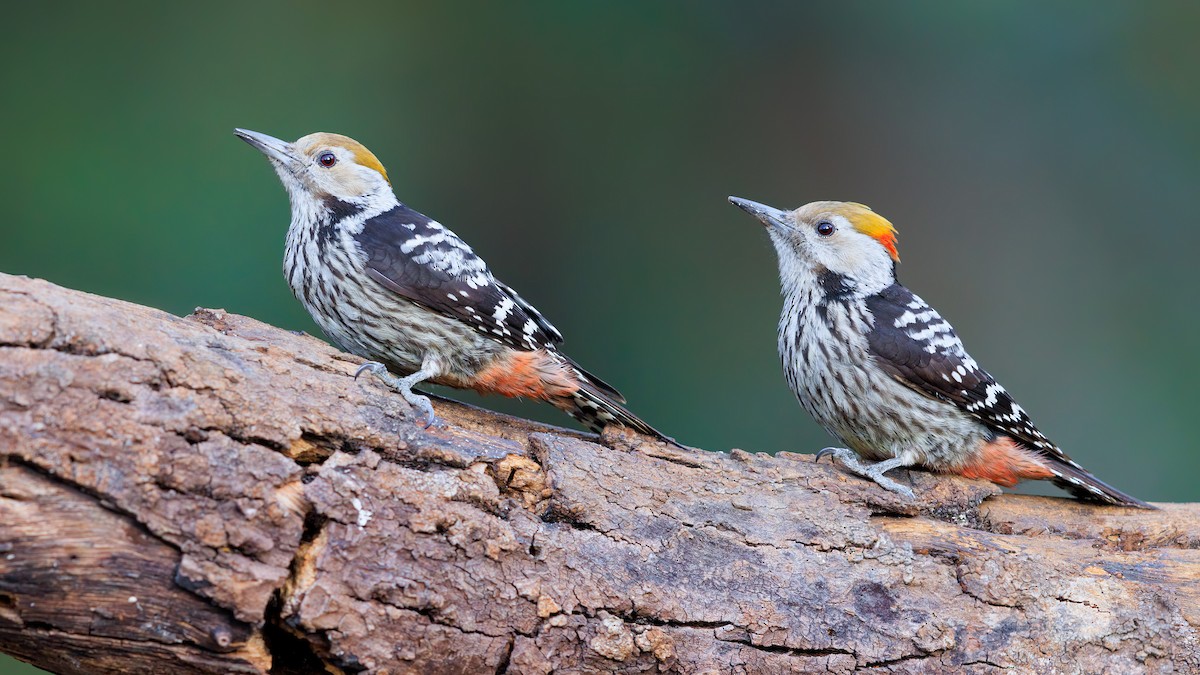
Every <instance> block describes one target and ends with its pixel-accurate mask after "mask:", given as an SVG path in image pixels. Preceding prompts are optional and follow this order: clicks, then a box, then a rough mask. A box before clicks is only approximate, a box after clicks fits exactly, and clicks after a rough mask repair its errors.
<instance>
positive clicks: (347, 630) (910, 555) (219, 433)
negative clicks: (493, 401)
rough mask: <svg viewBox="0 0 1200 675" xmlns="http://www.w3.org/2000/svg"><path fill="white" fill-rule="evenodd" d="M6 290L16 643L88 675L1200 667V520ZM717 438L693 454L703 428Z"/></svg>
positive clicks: (9, 643)
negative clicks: (871, 472)
mask: <svg viewBox="0 0 1200 675" xmlns="http://www.w3.org/2000/svg"><path fill="white" fill-rule="evenodd" d="M357 364H358V360H357V359H356V358H354V357H351V356H348V355H346V354H342V353H339V352H337V351H335V350H333V349H332V348H330V347H329V346H327V345H326V344H324V343H322V342H321V341H319V340H316V339H314V338H312V337H308V336H303V335H296V334H293V333H289V332H286V331H282V330H279V329H276V328H272V327H270V326H267V325H264V324H262V323H259V322H257V321H254V320H252V319H248V318H245V317H240V316H235V315H230V314H226V313H225V312H222V311H212V310H199V311H197V313H196V314H194V315H192V316H190V317H187V318H183V319H181V318H178V317H174V316H171V315H168V314H166V313H163V312H160V311H157V310H153V309H149V308H146V307H140V306H137V305H132V304H129V303H125V302H121V301H117V300H112V299H107V298H102V297H97V296H92V295H87V294H84V293H79V292H75V291H70V290H66V289H63V288H59V287H57V286H54V285H52V284H49V283H46V282H43V281H36V280H29V279H25V278H21V277H12V276H6V275H0V453H2V454H3V456H4V461H3V463H2V464H0V650H2V651H5V652H8V653H10V654H14V655H16V656H18V657H19V658H21V659H24V660H26V661H29V662H31V663H34V664H36V665H38V666H40V667H42V668H46V669H49V670H52V671H56V672H61V673H89V674H91V673H110V672H111V673H125V672H170V673H229V672H234V673H265V672H272V673H302V672H322V671H324V670H327V671H330V672H359V671H363V670H366V671H371V672H389V673H406V672H414V673H416V672H419V673H442V672H446V673H450V672H454V673H475V672H488V673H499V672H512V673H543V674H545V673H550V672H553V671H560V672H562V671H571V672H664V671H672V672H683V673H699V672H807V671H820V672H825V671H830V672H836V673H849V672H857V671H862V672H891V673H896V672H901V673H903V672H929V671H944V670H946V669H951V668H954V669H957V670H958V671H959V672H980V673H982V672H991V671H995V670H998V669H1001V668H1017V669H1019V670H1021V671H1037V672H1049V671H1052V670H1055V669H1057V670H1059V671H1063V672H1079V671H1084V672H1100V671H1105V672H1163V673H1166V672H1185V671H1196V670H1200V654H1198V652H1200V647H1198V644H1197V626H1200V585H1198V583H1197V582H1198V581H1200V550H1198V549H1200V507H1198V506H1197V505H1164V506H1163V509H1162V510H1161V511H1156V512H1144V511H1137V510H1132V509H1119V508H1112V507H1102V506H1093V505H1088V504H1083V503H1080V502H1075V501H1070V500H1061V499H1049V498H1036V497H1020V496H1010V495H1003V496H1001V495H998V491H997V490H996V489H995V488H993V487H992V486H990V485H988V484H984V483H979V482H973V481H967V480H963V479H959V478H947V477H938V476H933V475H930V474H927V473H923V472H915V471H914V472H911V474H909V479H911V481H912V482H913V483H914V485H915V488H916V489H917V491H918V494H920V495H921V497H922V499H921V502H920V503H919V504H912V503H907V502H905V501H903V500H902V499H901V498H899V497H897V496H896V495H893V494H891V493H888V492H885V491H882V490H880V489H879V488H877V487H876V486H874V485H873V484H870V483H868V482H866V481H863V480H860V479H858V478H855V477H853V476H849V475H847V474H844V473H842V472H841V471H839V470H838V469H837V468H836V467H833V466H830V465H825V464H821V465H817V464H813V462H812V461H811V457H810V456H806V455H794V454H788V453H781V454H779V455H776V456H773V457H772V456H767V455H760V454H748V453H745V452H741V451H738V450H734V451H733V452H731V453H728V454H725V453H708V452H701V451H695V452H685V451H680V450H676V449H671V448H667V447H664V446H661V445H656V444H652V443H649V442H645V441H643V440H641V439H636V438H633V437H631V436H628V435H625V434H622V433H619V432H613V433H607V434H605V436H604V437H603V438H602V439H597V438H596V437H594V436H590V435H587V434H582V433H576V432H571V431H566V430H563V429H556V428H553V427H547V426H543V425H539V424H534V423H531V422H526V421H522V420H518V419H515V418H511V417H506V416H503V415H498V414H495V413H490V412H486V411H482V410H478V409H475V408H472V407H469V406H465V405H461V404H456V403H452V402H448V401H439V402H438V403H437V413H438V415H439V417H441V418H442V419H443V420H446V421H447V422H448V423H449V424H450V426H449V427H447V428H445V429H431V430H425V429H422V428H420V427H419V426H414V425H413V424H410V423H409V421H408V419H409V418H408V413H409V410H408V408H407V405H406V404H405V403H404V402H403V400H402V399H401V398H400V397H398V396H395V395H393V394H392V393H391V392H390V391H388V390H386V389H385V388H383V387H382V386H381V385H379V384H377V383H375V382H374V381H370V380H363V381H360V382H358V383H356V382H354V381H353V380H352V379H351V377H350V376H351V374H352V373H353V372H354V369H355V367H356V365H357ZM684 437H685V438H686V435H684Z"/></svg>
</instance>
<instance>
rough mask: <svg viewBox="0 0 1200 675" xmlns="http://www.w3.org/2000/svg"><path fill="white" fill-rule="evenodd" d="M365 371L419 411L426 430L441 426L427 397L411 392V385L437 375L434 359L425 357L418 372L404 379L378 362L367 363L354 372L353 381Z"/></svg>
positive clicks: (437, 369) (437, 370)
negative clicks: (423, 419) (422, 415)
mask: <svg viewBox="0 0 1200 675" xmlns="http://www.w3.org/2000/svg"><path fill="white" fill-rule="evenodd" d="M367 371H370V372H371V374H372V375H374V376H375V377H378V378H379V379H380V380H382V381H383V383H384V384H386V385H387V386H389V387H391V388H392V389H395V390H396V391H397V392H399V393H400V395H401V396H403V397H404V400H405V401H408V404H409V405H411V406H412V407H413V408H415V409H416V410H420V411H421V412H422V413H423V414H424V416H425V428H426V429H428V428H429V427H431V426H434V425H437V426H442V423H441V421H440V420H438V418H437V415H435V414H434V413H433V404H432V403H430V401H429V397H428V396H425V395H423V394H418V393H417V392H415V391H413V390H412V388H413V385H416V384H418V383H420V382H423V381H425V380H428V379H429V378H431V377H433V376H435V375H437V374H438V372H439V368H438V365H437V360H436V359H434V358H432V357H430V356H426V357H425V360H424V361H422V362H421V369H420V370H418V371H417V372H415V373H413V374H412V375H405V376H404V377H396V376H395V375H393V374H391V373H390V372H388V369H387V366H385V365H383V364H382V363H379V362H378V361H368V362H367V363H364V364H362V365H361V366H359V367H358V370H356V371H354V379H356V380H357V379H358V376H359V375H362V374H363V373H364V372H367Z"/></svg>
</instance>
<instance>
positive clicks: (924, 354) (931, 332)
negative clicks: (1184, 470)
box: [867, 284, 1153, 508]
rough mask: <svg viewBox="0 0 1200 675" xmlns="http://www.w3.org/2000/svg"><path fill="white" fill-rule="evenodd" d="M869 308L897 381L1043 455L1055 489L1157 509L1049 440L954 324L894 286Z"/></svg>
mask: <svg viewBox="0 0 1200 675" xmlns="http://www.w3.org/2000/svg"><path fill="white" fill-rule="evenodd" d="M867 308H868V309H870V310H871V313H872V314H873V315H874V317H875V325H874V326H873V327H872V328H871V331H870V332H869V333H868V334H867V343H868V347H869V348H870V350H871V352H872V353H873V354H874V355H875V358H876V360H877V362H878V363H879V366H880V367H881V368H883V369H884V371H886V372H888V373H889V374H891V375H892V377H895V378H896V379H897V380H899V381H900V382H902V383H903V384H905V385H907V386H908V387H910V388H912V389H914V390H916V391H918V392H921V393H922V394H925V395H926V396H930V397H933V398H936V399H940V400H943V401H947V402H950V403H953V404H954V405H956V406H958V407H959V408H960V409H961V410H963V411H965V412H967V413H968V414H970V415H972V416H974V417H975V418H976V419H978V420H979V421H980V422H982V423H983V424H985V425H986V426H987V427H988V428H990V429H992V430H993V431H996V432H999V433H1003V434H1007V435H1009V436H1012V437H1013V438H1014V439H1016V440H1017V441H1018V442H1020V443H1022V444H1023V445H1025V446H1026V447H1029V448H1031V449H1033V450H1035V451H1038V452H1041V453H1042V454H1043V456H1044V457H1046V458H1047V459H1049V460H1051V461H1050V466H1049V467H1048V468H1049V469H1050V471H1052V472H1053V473H1054V475H1055V476H1056V478H1055V479H1054V481H1055V483H1057V484H1058V485H1059V486H1060V487H1062V488H1064V489H1066V490H1068V491H1070V492H1071V493H1072V494H1074V495H1076V496H1078V497H1082V498H1086V499H1100V500H1101V501H1105V502H1109V503H1113V504H1125V505H1133V506H1140V507H1143V508H1153V507H1151V506H1150V505H1148V504H1146V503H1145V502H1143V501H1141V500H1140V499H1137V498H1136V497H1133V496H1131V495H1128V494H1125V493H1124V492H1121V491H1120V490H1118V489H1116V488H1114V487H1113V486H1111V485H1109V484H1107V483H1105V482H1104V481H1101V480H1100V479H1099V478H1096V477H1095V476H1093V475H1092V474H1091V473H1089V472H1088V471H1087V470H1085V469H1084V468H1083V467H1081V466H1079V464H1077V463H1075V462H1074V461H1072V460H1071V458H1070V457H1067V455H1066V454H1065V453H1063V451H1062V450H1060V449H1059V448H1058V447H1057V446H1055V445H1054V444H1053V443H1051V442H1050V440H1049V439H1048V438H1046V437H1045V436H1043V435H1042V432H1040V431H1038V430H1037V427H1035V426H1033V422H1032V421H1031V420H1030V419H1029V416H1028V415H1026V414H1025V411H1024V410H1022V409H1021V406H1019V405H1017V403H1016V401H1014V400H1013V399H1012V396H1009V394H1008V392H1007V391H1005V390H1004V387H1001V386H1000V385H999V383H997V382H996V380H995V378H993V377H992V376H991V375H989V374H988V372H987V371H985V370H983V369H982V368H980V367H979V365H978V364H977V363H975V359H973V358H971V356H970V355H969V354H967V352H966V350H964V349H963V345H962V341H961V340H959V339H958V335H957V334H955V332H954V329H953V328H951V327H950V324H949V323H947V322H946V320H945V319H943V318H942V317H941V315H939V314H938V313H937V311H936V310H934V309H933V308H932V307H930V306H929V305H926V304H925V302H924V301H923V300H921V298H919V297H917V296H916V295H914V294H913V293H912V292H911V291H909V290H908V289H907V288H904V287H903V286H901V285H899V284H894V285H892V286H890V287H889V288H887V289H885V290H884V291H883V292H881V293H879V294H878V295H875V296H872V297H870V298H867Z"/></svg>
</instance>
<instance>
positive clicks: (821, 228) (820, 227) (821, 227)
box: [817, 220, 833, 237]
mask: <svg viewBox="0 0 1200 675" xmlns="http://www.w3.org/2000/svg"><path fill="white" fill-rule="evenodd" d="M817 234H819V235H821V236H822V237H828V236H829V235H831V234H833V223H831V222H829V221H828V220H822V221H821V222H819V223H817Z"/></svg>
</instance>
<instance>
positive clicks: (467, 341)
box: [235, 129, 674, 443]
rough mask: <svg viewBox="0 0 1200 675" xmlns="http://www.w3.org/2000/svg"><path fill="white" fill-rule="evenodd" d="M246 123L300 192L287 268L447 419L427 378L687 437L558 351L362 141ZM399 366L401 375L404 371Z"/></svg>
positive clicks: (418, 399)
mask: <svg viewBox="0 0 1200 675" xmlns="http://www.w3.org/2000/svg"><path fill="white" fill-rule="evenodd" d="M235 134H236V135H237V136H238V137H239V138H241V139H242V140H244V141H246V142H247V143H249V144H250V145H251V146H253V147H255V148H257V149H258V150H259V151H260V152H262V153H263V154H264V155H266V157H267V159H268V160H269V161H270V162H271V165H272V166H273V167H274V169H275V172H276V173H277V174H278V175H279V179H280V180H281V181H282V182H283V186H284V188H285V189H286V190H287V193H288V197H289V199H290V201H291V208H292V221H291V226H290V227H289V228H288V233H287V243H286V252H285V255H284V265H283V271H284V275H285V276H286V277H287V281H288V285H289V286H291V288H292V292H294V293H295V294H296V297H297V298H298V299H299V300H300V302H301V303H302V304H303V305H304V307H305V308H306V309H307V310H308V312H309V313H310V314H311V315H312V317H313V319H314V320H315V321H316V322H317V324H318V325H319V326H320V327H321V329H322V330H323V331H324V332H325V334H326V335H328V336H329V338H330V339H331V340H332V341H333V342H334V343H335V344H336V345H337V346H338V347H340V348H342V349H344V350H346V351H348V352H351V353H353V354H357V355H359V356H362V357H364V358H366V359H368V360H369V361H368V363H366V364H364V365H363V366H362V367H361V368H359V370H358V372H357V373H355V377H356V378H357V377H358V376H359V375H360V374H362V373H363V372H371V373H373V374H374V375H376V376H377V377H379V378H380V379H381V380H383V381H384V382H385V383H387V384H388V385H389V386H391V387H392V388H393V389H395V390H396V391H397V392H399V393H400V394H401V395H402V396H403V397H404V399H405V400H406V401H408V402H409V403H410V404H411V405H412V406H413V408H414V409H416V410H419V411H421V412H422V413H423V415H424V420H425V425H426V426H427V427H428V426H430V425H432V424H436V423H438V421H437V418H436V416H435V415H434V411H433V406H432V404H431V403H430V402H429V398H428V397H427V396H424V395H421V394H419V393H416V392H414V391H413V389H412V388H413V386H415V385H417V384H419V383H421V382H431V383H435V384H442V385H447V386H450V387H458V388H461V389H473V390H475V391H477V392H480V393H484V394H493V393H495V394H502V395H504V396H510V397H528V398H533V399H538V400H542V401H547V402H549V403H550V404H551V405H553V406H555V407H557V408H559V409H560V410H563V411H565V412H566V413H567V414H568V415H571V416H572V417H574V418H575V419H577V420H579V421H580V422H581V423H583V424H584V425H585V426H587V427H588V428H590V429H592V430H594V431H600V430H602V429H603V428H604V427H605V426H608V425H610V424H619V425H623V426H625V427H629V428H631V429H634V430H635V431H638V432H640V433H643V434H647V435H650V436H653V437H654V438H656V439H659V440H663V441H668V442H671V443H674V441H671V440H670V439H668V438H667V437H666V436H664V435H663V434H661V433H659V432H658V431H656V430H655V429H654V428H653V427H651V426H650V425H649V424H646V423H645V422H643V421H642V420H640V419H638V418H637V417H636V416H635V415H634V414H633V413H631V412H629V411H628V410H626V409H625V408H623V407H622V406H621V404H622V403H624V402H625V399H624V398H623V397H622V396H621V394H620V393H618V392H617V390H616V389H614V388H613V387H612V386H610V385H608V384H606V383H605V382H604V381H603V380H601V379H599V378H598V377H596V376H594V375H591V374H590V373H588V372H586V371H585V370H583V368H581V367H580V366H579V365H578V364H576V363H575V362H574V361H572V360H571V359H570V358H568V357H567V356H566V355H565V354H563V353H562V352H560V351H559V350H558V345H559V343H561V342H562V340H563V337H562V335H561V334H560V333H559V332H558V330H557V329H555V327H554V326H553V325H552V324H551V323H550V322H549V321H547V320H546V318H545V317H543V316H542V315H541V313H539V312H538V311H537V310H536V309H534V308H533V306H532V305H530V304H529V303H528V302H526V301H525V300H524V299H522V298H521V296H519V295H517V293H516V291H514V290H513V289H511V288H509V287H508V286H506V285H504V284H503V283H501V282H500V281H499V280H498V279H496V278H495V277H493V276H492V273H491V271H490V270H489V269H488V266H487V264H486V263H484V261H483V260H482V259H480V258H479V257H478V256H477V255H475V253H474V252H473V251H472V250H471V247H470V246H468V245H467V244H466V242H464V241H463V240H462V239H460V238H458V236H457V235H455V234H454V233H453V232H451V231H450V230H449V229H447V228H446V227H444V226H442V225H441V224H439V223H438V222H436V221H434V220H431V219H430V218H427V217H426V216H424V215H422V214H420V213H418V212H416V211H414V210H413V209H411V208H409V207H408V206H406V205H404V204H402V203H400V201H398V200H397V199H396V195H395V194H394V193H393V191H392V185H391V182H390V181H389V179H388V176H387V171H386V170H385V169H384V168H383V165H382V164H381V163H380V162H379V159H378V158H376V157H375V155H374V154H372V153H371V151H370V150H368V149H367V148H365V147H364V146H363V145H362V144H361V143H359V142H357V141H355V140H353V139H351V138H348V137H346V136H342V135H339V134H330V133H315V134H310V135H308V136H304V137H303V138H300V139H299V140H297V141H296V142H295V143H288V142H286V141H282V140H280V139H278V138H274V137H272V136H268V135H266V134H261V133H258V132H254V131H247V130H245V129H237V130H236V131H235ZM397 374H399V376H397Z"/></svg>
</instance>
